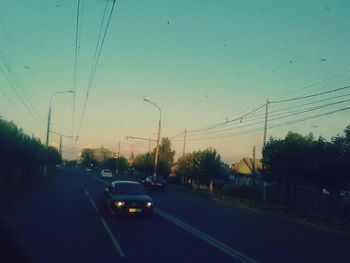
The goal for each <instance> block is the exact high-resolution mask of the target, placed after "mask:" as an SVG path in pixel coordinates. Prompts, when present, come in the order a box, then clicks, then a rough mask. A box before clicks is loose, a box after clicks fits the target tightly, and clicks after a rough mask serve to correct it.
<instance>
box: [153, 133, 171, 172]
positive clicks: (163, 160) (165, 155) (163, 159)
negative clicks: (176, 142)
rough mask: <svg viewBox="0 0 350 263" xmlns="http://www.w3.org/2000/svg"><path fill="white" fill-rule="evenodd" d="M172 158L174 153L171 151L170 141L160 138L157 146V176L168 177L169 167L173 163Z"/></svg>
mask: <svg viewBox="0 0 350 263" xmlns="http://www.w3.org/2000/svg"><path fill="white" fill-rule="evenodd" d="M154 156H155V155H154ZM174 156H175V151H173V150H171V141H170V140H169V139H168V138H162V140H161V143H160V145H159V161H158V167H157V174H159V175H164V176H169V174H170V172H171V167H172V165H173V163H174Z"/></svg>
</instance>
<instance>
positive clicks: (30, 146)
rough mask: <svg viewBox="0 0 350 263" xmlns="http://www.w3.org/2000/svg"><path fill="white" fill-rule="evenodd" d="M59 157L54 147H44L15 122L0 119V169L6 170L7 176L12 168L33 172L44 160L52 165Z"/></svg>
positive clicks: (23, 172) (27, 172)
mask: <svg viewBox="0 0 350 263" xmlns="http://www.w3.org/2000/svg"><path fill="white" fill-rule="evenodd" d="M61 158H62V157H61V155H60V153H59V152H58V151H57V149H56V148H53V147H48V148H46V147H45V146H44V145H43V144H42V143H41V142H40V140H39V139H38V138H35V137H34V136H29V135H27V134H25V133H24V131H23V130H22V129H20V128H18V127H17V125H16V124H15V123H13V122H8V121H6V120H3V119H0V169H7V170H8V178H10V177H11V174H12V171H13V170H14V169H19V170H21V171H22V174H35V173H37V172H40V169H41V168H42V167H43V165H44V164H45V163H46V161H47V162H48V164H49V165H51V166H53V165H56V164H59V163H61V161H62V160H61Z"/></svg>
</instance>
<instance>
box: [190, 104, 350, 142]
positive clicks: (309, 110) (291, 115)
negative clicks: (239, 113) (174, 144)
mask: <svg viewBox="0 0 350 263" xmlns="http://www.w3.org/2000/svg"><path fill="white" fill-rule="evenodd" d="M349 101H350V99H346V100H342V101H337V102H333V103H327V104H323V105H320V106H316V107H312V108H307V109H303V110H299V111H294V112H289V113H287V114H279V115H277V116H276V115H275V116H274V117H275V118H272V119H269V122H272V121H276V120H280V119H286V118H290V117H294V116H296V115H300V114H303V113H308V112H311V111H315V110H319V109H322V108H327V107H330V106H334V105H337V104H342V103H345V102H349ZM263 123H264V120H261V121H259V122H253V123H248V124H245V125H242V126H239V127H232V128H229V129H224V130H219V131H212V132H207V133H202V134H197V135H193V136H203V135H209V134H215V133H222V132H226V131H232V130H235V129H242V128H246V127H251V126H256V125H259V124H263ZM193 136H190V137H192V138H193Z"/></svg>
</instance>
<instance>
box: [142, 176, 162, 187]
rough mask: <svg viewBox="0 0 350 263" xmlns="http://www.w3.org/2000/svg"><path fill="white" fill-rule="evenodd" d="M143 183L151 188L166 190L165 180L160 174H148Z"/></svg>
mask: <svg viewBox="0 0 350 263" xmlns="http://www.w3.org/2000/svg"><path fill="white" fill-rule="evenodd" d="M142 184H143V185H144V186H145V187H147V188H150V189H154V190H156V189H159V190H165V181H164V180H163V178H162V177H160V176H147V177H146V179H144V180H142Z"/></svg>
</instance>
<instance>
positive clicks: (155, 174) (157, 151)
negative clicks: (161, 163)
mask: <svg viewBox="0 0 350 263" xmlns="http://www.w3.org/2000/svg"><path fill="white" fill-rule="evenodd" d="M143 100H144V101H146V102H148V103H150V104H152V105H153V106H155V107H156V108H157V109H158V110H159V121H158V135H157V146H156V156H155V158H154V172H153V176H157V166H158V155H159V140H160V126H161V122H162V110H161V109H160V107H159V106H158V105H157V104H155V103H154V102H152V101H149V100H148V99H146V98H143Z"/></svg>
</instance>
